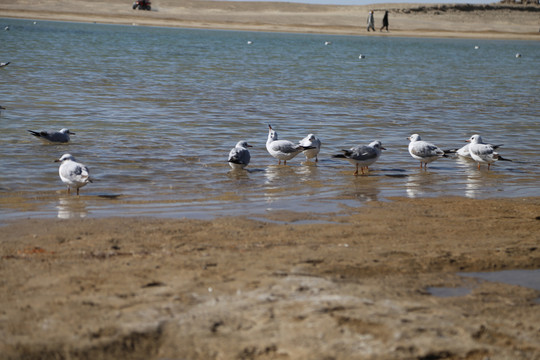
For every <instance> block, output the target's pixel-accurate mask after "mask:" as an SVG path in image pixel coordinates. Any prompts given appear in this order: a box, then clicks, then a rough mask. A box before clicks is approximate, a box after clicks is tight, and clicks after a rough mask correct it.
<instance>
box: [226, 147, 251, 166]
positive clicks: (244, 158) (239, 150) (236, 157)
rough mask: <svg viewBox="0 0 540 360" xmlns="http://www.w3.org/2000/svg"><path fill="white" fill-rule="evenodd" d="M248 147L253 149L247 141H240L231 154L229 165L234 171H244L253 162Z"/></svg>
mask: <svg viewBox="0 0 540 360" xmlns="http://www.w3.org/2000/svg"><path fill="white" fill-rule="evenodd" d="M248 147H252V146H251V145H249V144H248V143H247V141H243V140H242V141H239V142H238V143H237V144H236V146H235V147H233V148H232V149H231V151H230V152H229V160H228V161H229V165H230V166H231V168H233V169H243V168H245V167H246V166H248V164H249V161H250V160H251V155H250V153H249V150H248Z"/></svg>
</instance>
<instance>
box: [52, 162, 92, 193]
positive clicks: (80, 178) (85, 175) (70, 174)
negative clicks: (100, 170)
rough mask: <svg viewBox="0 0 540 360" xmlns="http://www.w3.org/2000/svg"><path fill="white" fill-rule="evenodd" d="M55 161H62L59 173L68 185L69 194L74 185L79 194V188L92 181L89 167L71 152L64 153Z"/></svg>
mask: <svg viewBox="0 0 540 360" xmlns="http://www.w3.org/2000/svg"><path fill="white" fill-rule="evenodd" d="M54 161H55V162H61V163H62V164H61V165H60V167H59V168H58V174H59V175H60V179H61V180H62V182H63V183H64V184H66V185H67V188H68V194H69V193H70V190H71V188H72V187H74V188H76V189H77V195H79V188H81V187H83V186H85V185H86V184H88V183H89V182H92V180H91V179H90V173H89V172H88V168H87V167H86V166H85V165H83V164H81V163H78V162H76V160H75V158H74V157H73V156H71V155H70V154H64V155H62V157H61V158H60V159H57V160H54Z"/></svg>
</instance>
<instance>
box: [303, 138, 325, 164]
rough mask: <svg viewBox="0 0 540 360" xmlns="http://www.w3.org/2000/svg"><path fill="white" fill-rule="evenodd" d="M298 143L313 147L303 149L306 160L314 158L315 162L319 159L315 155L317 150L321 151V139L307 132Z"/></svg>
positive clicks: (317, 153) (317, 152)
mask: <svg viewBox="0 0 540 360" xmlns="http://www.w3.org/2000/svg"><path fill="white" fill-rule="evenodd" d="M300 145H302V146H304V147H314V148H313V149H309V150H304V155H306V160H309V159H313V158H315V162H318V161H319V158H318V156H317V155H319V151H321V140H319V139H317V137H316V136H315V135H313V134H309V135H308V136H306V137H305V138H303V139H302V140H300Z"/></svg>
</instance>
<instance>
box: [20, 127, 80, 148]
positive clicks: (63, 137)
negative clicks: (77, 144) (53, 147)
mask: <svg viewBox="0 0 540 360" xmlns="http://www.w3.org/2000/svg"><path fill="white" fill-rule="evenodd" d="M28 131H29V132H30V134H32V135H34V136H35V137H38V138H40V139H42V140H46V141H49V142H52V143H62V144H65V143H68V142H69V135H75V133H74V132H71V131H69V129H66V128H64V129H62V130H60V131H56V132H48V131H39V132H37V131H33V130H28Z"/></svg>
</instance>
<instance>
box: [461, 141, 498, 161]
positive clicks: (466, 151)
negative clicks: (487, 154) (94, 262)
mask: <svg viewBox="0 0 540 360" xmlns="http://www.w3.org/2000/svg"><path fill="white" fill-rule="evenodd" d="M469 146H470V144H465V145H464V146H462V147H460V148H459V149H457V150H452V151H455V152H456V154H458V155H459V156H461V157H464V158H467V159H472V157H471V153H470V152H469ZM491 146H493V149H497V148H499V147H501V146H502V144H500V145H491Z"/></svg>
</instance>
